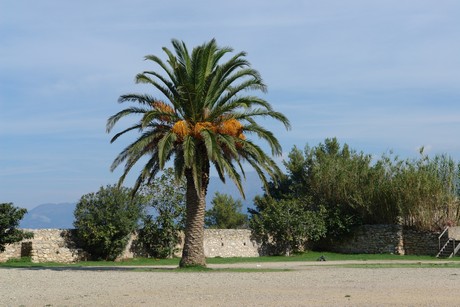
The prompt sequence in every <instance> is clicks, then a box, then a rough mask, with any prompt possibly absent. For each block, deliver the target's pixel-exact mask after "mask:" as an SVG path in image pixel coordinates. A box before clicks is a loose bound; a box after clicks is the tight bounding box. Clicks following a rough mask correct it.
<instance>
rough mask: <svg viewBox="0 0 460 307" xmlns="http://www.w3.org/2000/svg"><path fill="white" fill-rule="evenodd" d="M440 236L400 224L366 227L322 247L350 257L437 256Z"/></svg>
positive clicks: (321, 246) (324, 243)
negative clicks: (361, 255)
mask: <svg viewBox="0 0 460 307" xmlns="http://www.w3.org/2000/svg"><path fill="white" fill-rule="evenodd" d="M438 236H439V233H432V232H422V231H415V230H412V229H407V228H404V227H402V226H400V225H363V226H360V227H357V228H356V229H355V231H354V232H353V233H352V234H350V235H348V236H344V237H342V238H340V240H333V241H329V242H323V244H321V245H320V248H322V249H324V250H328V251H333V252H338V253H346V254H396V255H432V256H434V255H436V254H437V253H438V251H439V247H438Z"/></svg>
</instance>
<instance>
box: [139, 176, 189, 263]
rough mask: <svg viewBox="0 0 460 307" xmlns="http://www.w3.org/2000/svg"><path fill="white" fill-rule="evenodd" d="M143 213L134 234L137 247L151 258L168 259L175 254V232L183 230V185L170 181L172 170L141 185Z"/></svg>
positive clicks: (177, 241)
mask: <svg viewBox="0 0 460 307" xmlns="http://www.w3.org/2000/svg"><path fill="white" fill-rule="evenodd" d="M141 192H142V194H143V195H145V197H146V199H147V209H148V210H147V211H151V209H153V211H154V212H153V215H152V214H148V215H147V216H146V217H144V218H143V223H142V224H143V225H142V227H141V228H140V229H139V231H138V244H139V245H140V247H141V248H142V249H143V250H144V251H145V252H146V253H147V255H148V256H150V257H154V258H169V257H172V256H173V255H174V253H175V252H176V251H177V249H176V246H177V244H178V243H179V240H180V236H179V232H180V231H183V230H184V227H185V182H184V181H183V180H182V181H180V182H177V181H175V180H174V170H173V169H172V168H167V169H165V171H164V172H163V174H162V175H161V176H160V177H157V178H155V179H154V180H153V181H152V182H151V183H149V184H146V185H143V186H142V187H141Z"/></svg>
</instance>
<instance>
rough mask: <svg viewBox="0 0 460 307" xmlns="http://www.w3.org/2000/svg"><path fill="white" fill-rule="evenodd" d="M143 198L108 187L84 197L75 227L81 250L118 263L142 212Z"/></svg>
mask: <svg viewBox="0 0 460 307" xmlns="http://www.w3.org/2000/svg"><path fill="white" fill-rule="evenodd" d="M141 203H142V198H141V197H139V196H135V197H132V193H131V189H128V188H123V187H121V188H117V187H115V186H110V185H108V186H107V187H105V188H104V187H101V188H100V189H99V191H98V192H97V193H89V194H86V195H84V196H82V197H81V199H80V201H79V202H78V203H77V206H76V208H75V212H74V215H75V222H74V226H75V228H76V230H77V238H78V239H79V243H80V244H81V245H82V247H83V248H84V249H85V250H86V251H87V252H89V253H90V254H91V256H92V258H94V259H98V260H115V259H116V258H117V257H118V256H119V255H120V254H121V253H122V252H123V249H124V248H125V247H126V244H127V243H128V240H129V236H130V234H131V233H133V232H134V231H135V229H136V228H137V225H138V221H139V219H140V217H141V213H142V205H141Z"/></svg>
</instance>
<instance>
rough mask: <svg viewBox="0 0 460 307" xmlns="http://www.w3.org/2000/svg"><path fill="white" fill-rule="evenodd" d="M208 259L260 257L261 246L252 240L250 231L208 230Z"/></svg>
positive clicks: (206, 243) (206, 248)
mask: <svg viewBox="0 0 460 307" xmlns="http://www.w3.org/2000/svg"><path fill="white" fill-rule="evenodd" d="M204 254H205V255H206V257H258V256H259V244H258V243H257V242H256V241H255V240H253V239H251V231H250V230H248V229H206V230H205V233H204Z"/></svg>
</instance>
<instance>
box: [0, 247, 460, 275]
mask: <svg viewBox="0 0 460 307" xmlns="http://www.w3.org/2000/svg"><path fill="white" fill-rule="evenodd" d="M321 256H323V257H324V258H325V259H326V261H347V260H355V261H371V260H373V261H380V260H398V261H403V260H412V261H426V260H429V261H438V260H440V259H438V258H436V257H432V256H400V255H391V254H337V253H328V252H324V253H323V252H305V253H302V254H296V255H293V256H262V257H232V258H221V257H216V258H208V259H207V260H206V261H207V263H208V264H233V263H264V262H282V261H301V262H304V261H306V262H308V261H317V260H318V258H320V257H321ZM459 260H460V257H454V258H451V259H449V262H458V263H457V264H456V265H458V266H459V267H460V261H459ZM179 261H180V259H179V258H172V259H152V258H134V259H127V260H123V261H118V262H113V261H81V262H78V263H75V264H62V263H32V262H31V259H30V257H25V258H21V259H14V260H13V259H11V260H9V261H7V262H4V263H0V267H119V266H124V267H129V266H166V265H169V266H179ZM326 263H327V262H326ZM363 265H364V264H363ZM363 265H361V264H360V266H363ZM388 265H394V266H395V267H398V266H404V267H406V266H407V265H409V264H383V265H380V267H383V266H387V267H388ZM377 266H378V265H377ZM377 266H376V267H377ZM368 267H370V266H368ZM257 270H258V271H260V270H259V269H257Z"/></svg>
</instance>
